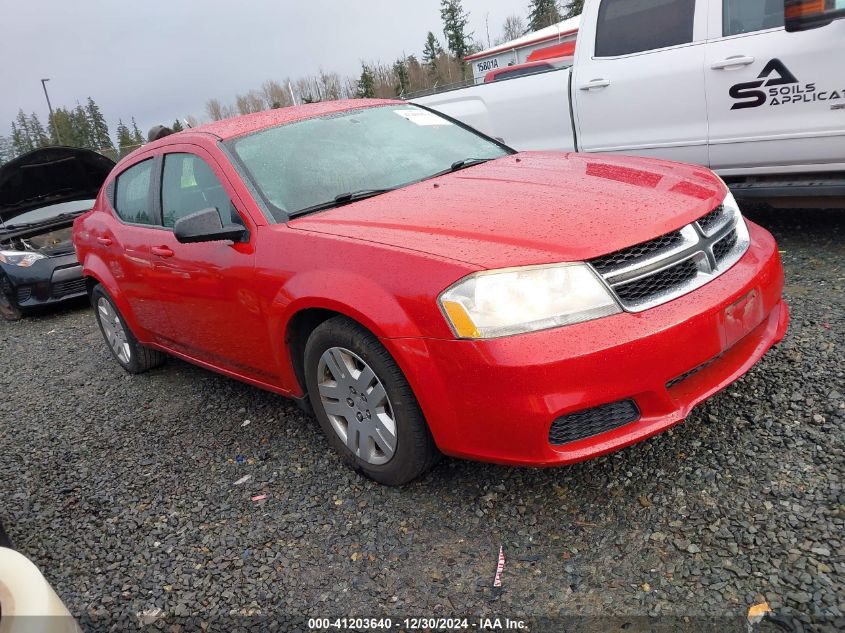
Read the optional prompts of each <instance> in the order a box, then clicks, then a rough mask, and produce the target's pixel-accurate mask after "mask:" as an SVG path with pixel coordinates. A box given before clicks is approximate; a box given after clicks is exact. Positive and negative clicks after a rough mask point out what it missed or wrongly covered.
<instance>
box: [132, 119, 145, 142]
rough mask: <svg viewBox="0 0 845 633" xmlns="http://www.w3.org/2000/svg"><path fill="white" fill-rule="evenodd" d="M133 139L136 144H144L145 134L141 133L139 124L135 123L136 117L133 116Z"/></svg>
mask: <svg viewBox="0 0 845 633" xmlns="http://www.w3.org/2000/svg"><path fill="white" fill-rule="evenodd" d="M132 140H133V141H134V142H135V145H137V146H139V147H140V146H141V145H143V144H144V135H143V134H141V130H139V129H138V124H137V123H135V117H134V116H133V117H132Z"/></svg>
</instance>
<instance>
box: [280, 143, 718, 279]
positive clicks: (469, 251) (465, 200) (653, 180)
mask: <svg viewBox="0 0 845 633" xmlns="http://www.w3.org/2000/svg"><path fill="white" fill-rule="evenodd" d="M726 193H727V189H726V188H725V186H724V184H723V183H722V182H721V180H720V179H719V178H718V177H717V176H716V175H715V174H713V172H711V171H710V170H709V169H705V168H703V167H695V166H691V165H684V164H680V163H672V162H667V161H660V160H654V159H647V158H633V157H616V156H602V155H591V154H563V153H557V152H524V153H520V154H516V155H513V156H508V157H505V158H501V159H498V160H496V161H491V162H489V163H485V164H482V165H478V166H475V167H470V168H467V169H465V170H462V171H458V172H455V173H452V174H448V175H446V176H442V177H439V178H435V179H431V180H426V181H424V182H420V183H417V184H414V185H411V186H409V187H404V188H402V189H399V190H396V191H393V192H390V193H387V194H384V195H381V196H377V197H375V198H370V199H367V200H363V201H361V202H357V203H354V204H350V205H347V206H343V207H340V208H337V209H332V210H330V211H326V212H322V213H315V214H313V215H308V216H304V217H302V218H298V219H294V220H292V221H291V222H290V223H289V226H290V227H291V228H294V229H301V230H308V231H317V232H322V233H330V234H333V235H339V236H345V237H349V238H355V239H361V240H367V241H371V242H378V243H381V244H387V245H390V246H395V247H399V248H406V249H412V250H418V251H424V252H426V253H430V254H432V255H437V256H441V257H446V258H450V259H454V260H459V261H463V262H467V263H471V264H475V265H477V266H480V267H482V268H499V267H506V266H519V265H527V264H540V263H550V262H563V261H579V260H584V259H590V258H592V257H597V256H599V255H604V254H607V253H610V252H613V251H615V250H619V249H620V248H624V247H626V246H631V245H633V244H637V243H639V242H644V241H647V240H649V239H652V238H654V237H657V236H659V235H662V234H664V233H668V232H670V231H673V230H675V229H678V228H680V227H682V226H684V225H686V224H689V223H690V222H692V221H693V220H695V219H697V218H699V217H701V216H702V215H704V214H706V213H707V212H709V211H711V210H713V209H714V208H715V207H717V206H718V205H719V204H720V203H721V202H722V200H723V199H724V196H725V194H726Z"/></svg>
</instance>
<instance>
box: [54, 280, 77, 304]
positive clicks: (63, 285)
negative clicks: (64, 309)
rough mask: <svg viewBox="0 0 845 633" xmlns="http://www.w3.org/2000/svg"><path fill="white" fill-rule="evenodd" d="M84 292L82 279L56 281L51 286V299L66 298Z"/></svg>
mask: <svg viewBox="0 0 845 633" xmlns="http://www.w3.org/2000/svg"><path fill="white" fill-rule="evenodd" d="M83 292H85V280H84V279H70V280H68V281H57V282H56V283H54V284H53V297H54V298H57V299H58V298H60V297H67V296H68V295H75V294H81V293H83Z"/></svg>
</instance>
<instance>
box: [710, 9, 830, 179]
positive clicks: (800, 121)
mask: <svg viewBox="0 0 845 633" xmlns="http://www.w3.org/2000/svg"><path fill="white" fill-rule="evenodd" d="M713 4H714V13H713V15H711V20H710V41H709V42H708V43H707V62H706V64H705V68H704V72H705V77H706V80H707V102H708V119H709V122H710V164H711V167H713V169H716V170H717V171H719V172H720V173H723V174H726V175H730V173H731V170H735V169H739V170H741V171H743V172H746V173H747V172H748V169H749V168H759V169H761V170H764V171H771V172H774V173H777V172H778V171H781V172H787V171H795V168H794V166H801V169H803V170H804V171H813V166H814V165H821V164H824V163H829V162H835V161H836V160H839V161H841V160H842V155H843V151H842V148H843V147H845V72H844V71H843V69H842V63H843V60H845V20H836V21H834V22H832V23H831V24H828V25H827V26H823V27H820V28H816V29H811V30H809V31H800V32H798V33H787V32H786V30H785V29H784V27H783V23H784V19H783V0H718V1H716V2H714V3H713ZM779 167H780V168H781V169H778V168H779Z"/></svg>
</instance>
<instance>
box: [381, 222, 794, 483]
mask: <svg viewBox="0 0 845 633" xmlns="http://www.w3.org/2000/svg"><path fill="white" fill-rule="evenodd" d="M748 225H749V230H750V234H751V246H750V247H749V249H748V251H747V252H746V254H745V255H744V256H743V257H742V259H740V261H739V262H737V263H736V264H735V265H734V266H733V267H732V268H731V269H730V270H728V271H727V272H725V273H724V274H722V275H721V276H720V277H718V278H717V279H715V280H713V281H712V282H710V283H709V284H707V285H706V286H704V287H702V288H699V289H698V290H696V291H694V292H692V293H689V294H687V295H684V296H683V297H679V298H677V299H675V300H673V301H670V302H668V303H666V304H663V305H661V306H658V307H655V308H652V309H650V310H647V311H645V312H641V313H637V314H633V313H622V314H618V315H615V316H612V317H607V318H603V319H598V320H595V321H589V322H586V323H580V324H577V325H572V326H568V327H563V328H557V329H553V330H546V331H543V332H535V333H531V334H524V335H519V336H512V337H506V338H501V339H493V340H487V341H458V340H439V339H386V340H384V343H385V345H386V346H387V347H388V349H389V350H390V352H391V353H392V354H393V355H394V357H395V358H396V359H397V361H398V362H399V364H400V366H401V367H402V368H403V370H404V372H405V375H406V376H407V377H408V379H409V382H410V383H411V386H412V387H413V389H414V392H415V393H416V394H417V397H418V399H419V401H420V405H421V407H422V409H423V412H424V414H425V416H426V419H427V420H428V423H429V426H430V428H431V431H432V434H433V435H434V439H435V441H436V443H437V445H438V447H439V448H440V450H441V451H443V452H444V453H446V454H448V455H453V456H456V457H465V458H470V459H477V460H482V461H490V462H496V463H502V464H512V465H526V466H552V465H559V464H569V463H573V462H578V461H582V460H585V459H589V458H592V457H596V456H599V455H603V454H605V453H609V452H611V451H614V450H618V449H620V448H623V447H625V446H628V445H630V444H633V443H635V442H637V441H640V440H643V439H645V438H647V437H649V436H651V435H654V434H656V433H659V432H660V431H662V430H664V429H667V428H669V427H670V426H672V425H674V424H676V423H678V422H681V421H682V420H684V419H685V418H686V416H687V415H688V414H689V412H690V410H691V409H692V408H693V407H694V406H695V405H697V404H699V403H700V402H702V401H703V400H705V399H707V398H709V397H710V396H712V395H713V394H715V393H717V392H718V391H720V390H722V389H724V388H725V387H727V386H728V385H729V384H731V383H732V382H734V381H735V380H736V379H738V378H739V377H740V376H742V375H743V374H744V373H745V372H747V371H748V370H749V369H750V368H751V366H752V365H754V363H756V362H757V361H758V360H759V359H760V358H761V357H762V356H763V354H765V353H766V351H767V350H768V349H769V348H770V347H771V346H772V345H774V344H775V343H777V342H778V341H780V340H781V339H782V338H783V336H784V335H785V333H786V329H787V325H788V322H789V312H788V309H787V306H786V304H785V303H784V302H783V300H782V299H781V295H782V291H783V269H782V268H781V264H780V258H779V256H778V252H777V246H776V244H775V241H774V238H772V236H771V235H770V234H769V233H768V232H767V231H765V230H764V229H762V228H761V227H759V226H756V225H754V224H753V223H751V222H749V223H748ZM628 399H631V400H634V401H635V402H636V405H637V407H638V409H639V411H640V417H639V419H638V420H637V421H635V422H631V423H629V424H626V425H624V426H621V427H619V428H616V429H613V430H610V431H606V432H603V433H600V434H598V435H594V436H591V437H588V438H585V439H580V440H577V441H573V442H570V443H568V444H564V445H553V444H551V443H550V441H549V430H550V428H551V425H552V423H553V422H554V421H555V420H556V419H557V418H559V417H561V416H565V415H568V414H572V413H575V412H579V411H582V410H585V409H589V408H592V407H597V406H601V405H605V404H608V403H615V402H619V401H623V400H628Z"/></svg>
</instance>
